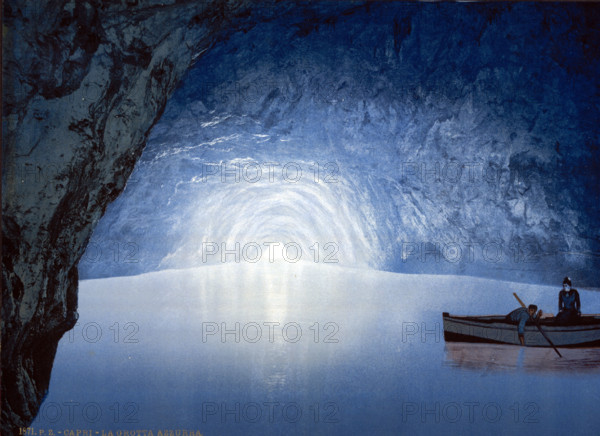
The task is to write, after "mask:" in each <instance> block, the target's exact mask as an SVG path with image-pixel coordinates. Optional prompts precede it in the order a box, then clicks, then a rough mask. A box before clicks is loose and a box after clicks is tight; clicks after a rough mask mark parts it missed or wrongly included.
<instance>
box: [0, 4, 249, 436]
mask: <svg viewBox="0 0 600 436" xmlns="http://www.w3.org/2000/svg"><path fill="white" fill-rule="evenodd" d="M253 18H254V19H255V17H253V16H252V14H249V13H247V5H243V4H242V2H239V1H238V2H233V1H232V2H194V1H189V2H185V1H184V2H181V1H161V2H159V1H146V2H138V1H137V0H127V1H125V0H124V1H93V0H92V1H79V0H77V1H67V0H53V1H46V2H43V1H36V2H29V1H10V0H9V1H5V2H4V22H3V56H4V58H3V75H4V76H3V91H4V95H3V103H4V107H3V116H4V118H3V174H2V177H3V180H2V181H3V195H2V228H3V235H2V238H3V239H2V246H3V250H2V262H3V269H2V280H3V294H2V297H3V298H2V369H3V372H2V433H3V434H5V435H8V434H12V433H13V432H15V431H16V430H15V429H16V428H17V427H18V426H26V425H27V424H28V423H29V422H31V420H32V419H33V418H34V416H35V415H36V413H37V411H38V408H39V405H40V403H41V401H42V399H43V397H44V395H45V393H46V390H47V388H48V383H49V379H50V371H51V368H52V362H53V359H54V355H55V352H56V346H57V342H58V340H59V339H60V337H61V336H62V334H63V333H64V332H65V331H67V330H68V329H69V328H71V327H72V326H73V324H74V322H75V321H76V318H77V312H76V311H77V281H78V275H77V263H78V261H79V258H80V257H81V254H82V252H83V250H84V249H85V247H86V244H87V241H88V239H89V237H90V233H91V232H92V230H93V228H94V225H95V223H96V222H97V221H98V219H99V218H100V217H101V216H102V214H103V212H104V210H105V208H106V206H107V204H108V203H110V202H111V201H112V200H114V199H115V198H116V197H117V196H118V195H119V193H120V192H121V191H122V189H123V187H124V186H125V182H126V181H127V178H128V176H129V174H130V172H131V170H132V168H133V165H134V164H135V162H136V160H137V159H138V157H139V156H140V153H141V151H142V148H143V147H144V144H145V140H146V137H147V135H148V132H149V130H150V128H151V127H152V125H153V124H154V123H155V122H156V120H157V119H158V118H159V117H160V115H161V112H162V110H163V108H164V106H165V102H166V101H167V98H168V97H169V95H170V94H171V92H172V90H173V89H174V87H175V86H176V85H177V83H178V81H179V78H180V77H181V75H182V74H183V73H184V72H185V71H186V70H187V69H188V67H189V66H190V64H192V63H193V61H194V58H195V57H197V56H198V55H199V54H200V53H202V52H203V51H204V50H206V49H208V48H209V47H210V46H211V45H212V44H214V42H215V41H217V40H218V38H224V37H227V33H226V32H222V30H223V29H226V30H227V31H228V32H230V31H232V30H240V29H241V28H243V27H244V26H246V25H248V26H251V23H252V21H253ZM233 20H238V21H237V24H235V25H232V21H233Z"/></svg>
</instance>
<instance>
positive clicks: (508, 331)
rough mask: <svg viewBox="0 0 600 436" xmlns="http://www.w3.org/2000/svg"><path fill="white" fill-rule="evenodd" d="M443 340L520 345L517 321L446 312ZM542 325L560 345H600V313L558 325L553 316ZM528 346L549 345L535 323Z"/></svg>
mask: <svg viewBox="0 0 600 436" xmlns="http://www.w3.org/2000/svg"><path fill="white" fill-rule="evenodd" d="M443 321H444V340H445V341H447V342H480V343H481V342H483V343H496V344H510V345H521V344H520V342H519V336H518V333H517V324H516V323H514V322H510V321H508V320H507V319H506V317H505V316H498V315H492V316H454V315H449V314H448V313H444V314H443ZM540 326H541V327H542V329H543V330H544V333H545V334H546V336H547V337H548V338H549V339H550V340H551V341H552V343H553V344H554V345H555V346H557V347H600V315H584V316H582V317H581V319H580V321H579V322H578V323H577V324H572V325H557V324H555V323H554V318H548V319H543V320H541V321H540ZM524 337H525V345H527V346H530V347H550V344H549V343H548V341H547V340H546V338H544V336H543V335H542V334H541V333H540V331H539V330H538V328H537V327H536V326H535V324H533V323H532V322H530V323H527V325H526V326H525V333H524Z"/></svg>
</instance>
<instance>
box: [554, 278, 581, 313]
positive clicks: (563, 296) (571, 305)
mask: <svg viewBox="0 0 600 436" xmlns="http://www.w3.org/2000/svg"><path fill="white" fill-rule="evenodd" d="M580 316H581V301H580V300H579V292H577V289H572V288H571V279H570V278H569V277H565V278H564V280H563V288H562V290H561V291H560V292H559V293H558V314H557V315H556V323H557V324H570V323H572V322H574V321H577V319H578V318H579V317H580Z"/></svg>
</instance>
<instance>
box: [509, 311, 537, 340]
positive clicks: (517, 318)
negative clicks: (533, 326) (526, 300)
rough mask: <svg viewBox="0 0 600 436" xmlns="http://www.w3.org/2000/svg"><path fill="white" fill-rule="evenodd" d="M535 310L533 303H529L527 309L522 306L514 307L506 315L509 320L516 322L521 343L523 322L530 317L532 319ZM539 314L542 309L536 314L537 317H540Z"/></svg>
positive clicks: (523, 333)
mask: <svg viewBox="0 0 600 436" xmlns="http://www.w3.org/2000/svg"><path fill="white" fill-rule="evenodd" d="M535 312H537V306H536V305H535V304H530V305H529V307H528V308H527V309H525V308H524V307H519V308H518V309H515V310H513V311H512V312H511V313H509V314H508V315H506V318H507V319H508V320H509V321H512V322H516V323H518V325H517V333H519V342H521V345H525V324H526V323H527V321H529V320H530V319H531V320H533V319H534V317H535ZM541 315H542V311H541V310H540V311H539V312H538V314H537V317H540V316H541Z"/></svg>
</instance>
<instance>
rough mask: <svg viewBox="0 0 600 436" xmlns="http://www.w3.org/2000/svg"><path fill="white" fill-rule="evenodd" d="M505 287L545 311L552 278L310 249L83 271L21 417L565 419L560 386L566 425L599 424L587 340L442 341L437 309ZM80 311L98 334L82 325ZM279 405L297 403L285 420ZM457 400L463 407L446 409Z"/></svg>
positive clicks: (290, 429)
mask: <svg viewBox="0 0 600 436" xmlns="http://www.w3.org/2000/svg"><path fill="white" fill-rule="evenodd" d="M516 286H518V290H519V295H521V297H522V298H523V299H525V300H527V301H528V302H529V301H531V302H536V303H537V304H538V306H539V307H540V308H542V309H544V310H545V311H547V310H548V308H549V307H553V306H554V305H555V294H556V292H555V290H554V288H551V287H540V286H535V285H516V284H514V283H509V282H497V281H492V280H484V279H476V278H470V277H444V276H416V275H400V274H392V273H383V272H378V271H371V270H352V269H344V268H337V267H330V266H321V265H313V264H295V265H291V264H279V265H270V266H269V265H267V266H265V265H224V266H218V267H202V268H198V269H194V270H179V271H177V270H171V271H162V272H159V273H152V274H148V275H143V276H137V277H123V278H113V279H103V280H92V281H85V282H82V283H81V290H80V309H79V311H80V319H79V325H78V326H77V327H76V328H75V330H74V332H73V334H72V335H66V336H65V337H64V338H63V339H62V340H61V343H60V344H59V350H58V352H57V357H56V361H55V367H54V370H53V375H52V380H51V385H50V393H49V395H48V397H47V398H46V400H45V403H44V405H43V406H42V414H40V415H39V416H38V418H37V419H36V421H35V422H34V424H33V426H34V427H36V428H44V429H46V430H48V429H50V428H52V429H54V430H55V431H58V430H61V431H64V429H65V428H75V429H76V428H80V429H83V428H86V429H93V430H94V431H102V430H104V431H108V430H112V431H116V430H132V429H152V430H153V432H154V435H156V434H157V430H158V429H183V428H185V429H188V430H189V429H195V430H198V431H200V432H202V433H203V434H205V435H211V434H217V435H223V434H225V435H229V434H233V435H236V434H238V435H248V434H256V435H269V434H273V435H280V434H310V435H313V434H324V435H336V434H340V435H345V434H361V433H362V434H390V435H392V434H415V435H420V434H449V435H450V434H452V435H454V434H457V433H460V434H487V433H494V434H507V435H509V434H515V433H518V432H524V431H527V432H529V433H533V434H541V433H544V432H546V433H550V434H553V433H555V432H556V430H557V429H561V428H562V427H561V425H564V424H563V422H564V421H563V420H561V419H560V414H559V413H558V412H557V407H558V406H559V403H561V401H559V400H561V399H565V398H568V404H569V405H568V407H569V413H570V416H571V418H572V419H571V421H570V422H569V430H570V431H572V432H574V433H577V432H579V433H580V434H586V432H587V429H588V427H587V426H590V425H595V426H598V425H600V417H599V416H598V414H597V413H595V412H594V408H595V406H594V405H595V404H597V401H598V400H600V399H598V392H597V389H596V387H597V385H598V382H599V381H600V375H599V373H600V371H599V370H598V369H599V368H600V362H599V355H598V350H597V349H594V350H572V349H568V350H567V349H565V350H564V352H563V355H564V356H565V357H564V359H558V357H556V356H554V355H553V353H554V351H553V350H551V349H538V348H521V347H516V346H502V345H482V344H451V343H449V344H445V343H444V340H443V334H442V331H441V326H442V312H444V311H449V312H450V313H456V314H465V315H475V314H485V313H508V312H509V311H510V310H512V309H514V306H515V305H516V302H515V301H513V297H512V292H514V291H515V287H516ZM581 294H582V302H585V304H586V306H584V309H585V307H588V308H589V309H590V310H589V311H596V312H597V311H598V310H597V308H598V303H599V299H598V295H597V294H593V293H586V292H584V291H582V293H581ZM594 305H595V309H596V310H593V309H592V308H593V307H594ZM586 311H587V310H586ZM127 322H134V323H135V325H136V326H137V327H138V330H137V332H136V333H135V335H134V336H133V337H132V338H134V339H138V342H127V341H125V338H126V337H128V336H127V334H130V333H131V330H129V331H126V330H125V324H126V323H127ZM236 322H237V323H239V324H240V333H239V334H237V336H236V334H233V333H229V334H227V335H226V336H224V337H223V336H222V335H220V334H218V333H216V334H211V335H206V326H207V323H211V324H210V325H211V326H212V327H213V328H214V327H218V328H219V329H221V328H222V323H226V325H225V327H226V328H227V329H228V330H230V331H231V330H235V327H234V326H235V323H236ZM266 322H269V323H279V324H278V325H277V326H275V324H271V325H273V328H274V331H273V336H272V337H271V336H270V333H269V331H268V329H267V327H265V324H264V323H266ZM93 323H95V324H96V325H97V326H98V327H100V328H101V329H102V333H103V335H102V337H101V338H100V339H98V340H97V341H85V340H82V332H83V331H84V327H85V326H88V327H89V326H91V325H92V324H93ZM115 323H119V325H118V326H117V325H116V324H115ZM251 323H254V324H252V325H261V326H263V332H262V336H261V337H260V338H259V339H258V340H256V341H255V340H254V339H255V338H256V335H255V334H253V332H252V330H251V329H248V328H247V329H246V331H245V333H243V331H244V330H243V329H244V326H250V325H251ZM291 323H295V324H296V325H297V326H299V327H300V328H301V329H302V332H301V336H300V337H299V338H298V340H297V341H296V340H295V339H294V338H295V331H294V328H290V330H289V331H288V339H292V340H285V339H284V338H283V336H282V331H283V327H284V326H285V325H288V324H291ZM328 323H332V324H331V325H330V324H328ZM328 325H329V327H333V328H330V329H327V328H326V326H328ZM115 331H119V332H120V336H119V337H118V338H116V337H115ZM94 332H95V331H94V329H89V330H88V332H87V333H88V339H89V338H90V337H93V334H94ZM203 333H204V334H203ZM219 333H221V332H219ZM236 337H237V341H236ZM326 338H329V339H335V340H337V341H333V340H331V341H326ZM116 339H117V340H116ZM130 339H131V338H130ZM271 339H272V340H271ZM74 403H76V404H77V406H76V407H77V408H78V409H77V410H76V413H75V414H74V415H73V416H70V415H69V414H68V408H67V405H68V404H74ZM91 404H96V405H97V406H98V408H99V410H100V411H101V412H102V413H101V416H100V417H99V418H98V420H97V421H93V420H90V419H89V418H90V416H87V417H86V416H84V415H83V414H82V411H83V410H84V407H86V406H88V410H87V412H88V415H89V414H91V412H93V411H94V410H96V409H94V408H93V407H96V406H93V407H92V406H90V405H91ZM274 404H277V405H278V406H277V407H279V409H278V410H277V411H276V412H275V411H273V410H271V409H269V407H271V406H273V405H274ZM465 404H477V405H478V407H479V409H478V412H477V413H478V415H477V417H476V419H475V417H473V420H471V419H468V418H467V417H468V410H467V409H465V407H466V406H464V405H465ZM489 404H492V405H494V407H499V408H500V410H501V414H500V415H499V418H498V421H494V420H493V419H490V417H489V416H487V415H481V411H482V410H488V409H489V408H488V409H483V407H484V406H485V405H489ZM532 404H534V405H535V407H534V408H533V409H531V407H533V406H531V405H532ZM51 405H54V409H51V408H48V407H49V406H51ZM56 405H58V406H59V407H60V408H61V410H62V415H61V416H59V417H57V415H56V413H55V412H56ZM286 405H287V406H288V408H287V409H285V410H287V413H288V415H289V416H288V415H282V410H284V407H285V406H286ZM290 405H292V406H294V407H295V408H297V409H300V410H301V415H300V416H299V417H298V419H297V420H296V421H294V420H293V419H291V418H294V416H295V415H294V413H293V412H294V411H295V410H296V409H294V408H293V407H292V408H290V407H289V406H290ZM456 405H458V406H459V407H462V408H463V410H462V411H461V415H460V418H459V419H458V420H456V421H453V418H451V417H450V416H449V415H448V413H449V410H450V408H449V407H450V406H451V407H455V406H456ZM525 405H527V407H529V408H530V409H527V410H523V408H524V407H525ZM69 407H71V406H69ZM72 407H75V406H72ZM89 407H92V408H89ZM132 407H133V409H132ZM257 407H259V408H260V409H261V410H260V416H259V415H257V414H256V412H257V409H256V408H257ZM273 407H274V406H273ZM469 407H471V406H469ZM561 407H564V405H563V406H561ZM115 408H116V409H117V410H118V411H119V412H120V413H119V414H118V416H117V415H116V414H115ZM415 408H416V409H415ZM428 410H430V411H431V410H433V412H432V413H429V412H427V411H428ZM452 410H454V409H452ZM490 410H491V409H490ZM132 412H133V413H132ZM213 412H214V413H213ZM422 412H423V413H422ZM447 412H448V413H447ZM517 412H519V413H521V412H523V413H524V412H528V413H529V415H526V416H528V417H531V416H533V417H534V418H535V422H533V423H532V422H529V421H524V420H523V419H521V418H522V415H523V413H521V414H520V415H519V414H517ZM53 413H54V414H53ZM517 415H518V416H517ZM131 417H133V418H135V419H136V420H137V421H135V422H129V421H127V418H131ZM253 417H255V418H256V420H253ZM517 418H518V419H517ZM449 424H451V425H449ZM563 430H564V429H563Z"/></svg>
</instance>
